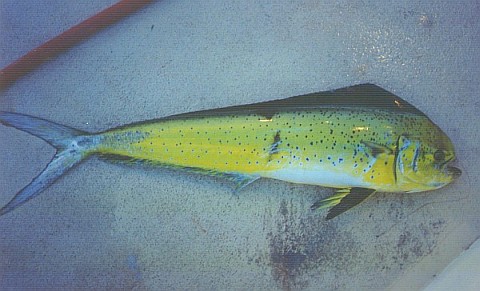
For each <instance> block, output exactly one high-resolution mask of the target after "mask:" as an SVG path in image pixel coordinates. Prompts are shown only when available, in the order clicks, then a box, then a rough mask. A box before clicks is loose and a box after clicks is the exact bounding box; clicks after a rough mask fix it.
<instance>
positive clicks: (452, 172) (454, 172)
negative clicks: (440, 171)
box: [447, 166, 462, 180]
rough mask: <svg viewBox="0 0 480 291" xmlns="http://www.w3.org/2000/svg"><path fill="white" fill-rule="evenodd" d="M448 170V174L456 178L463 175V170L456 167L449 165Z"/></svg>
mask: <svg viewBox="0 0 480 291" xmlns="http://www.w3.org/2000/svg"><path fill="white" fill-rule="evenodd" d="M447 171H448V174H449V175H450V176H452V177H453V179H454V180H455V179H457V178H458V177H460V176H461V175H462V170H460V169H459V168H456V167H452V166H448V167H447Z"/></svg>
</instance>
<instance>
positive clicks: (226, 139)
mask: <svg viewBox="0 0 480 291" xmlns="http://www.w3.org/2000/svg"><path fill="white" fill-rule="evenodd" d="M0 122H2V123H3V124H5V125H7V126H13V127H16V128H19V129H21V130H24V131H27V132H29V133H31V134H34V135H36V136H39V137H40V138H43V139H44V140H46V141H47V142H49V143H50V144H52V146H54V147H56V148H57V154H56V156H55V157H54V159H53V160H52V162H51V163H50V164H49V166H47V168H46V169H45V170H44V171H43V172H42V173H41V174H40V175H39V176H38V177H36V178H35V179H34V180H33V181H32V183H31V184H29V185H28V186H27V187H25V188H24V189H22V190H21V191H20V192H19V193H18V194H17V195H16V196H15V197H14V198H13V199H12V201H10V202H9V203H8V204H7V205H6V206H5V207H4V208H2V209H1V210H0V215H1V214H5V213H7V212H9V211H11V210H13V209H14V208H16V207H18V206H19V205H21V204H23V203H24V202H26V201H27V200H29V199H30V198H32V197H34V196H35V195H37V194H39V193H40V192H41V191H43V190H44V189H45V188H46V187H48V185H50V184H51V183H53V182H54V181H55V180H56V179H57V178H58V177H60V176H61V175H62V174H63V173H64V172H65V171H66V170H67V169H69V168H71V167H73V166H74V165H75V164H77V163H79V162H80V161H81V160H83V159H84V158H86V157H88V156H90V155H93V154H95V155H100V156H102V157H104V158H106V159H108V160H111V161H120V162H124V163H145V164H149V165H152V166H160V167H170V168H177V169H184V170H187V171H194V172H198V173H204V174H208V175H215V176H223V177H225V178H228V179H230V180H233V181H234V182H235V183H236V184H237V188H241V187H244V186H245V185H247V184H249V183H251V182H253V181H255V180H256V179H258V178H262V177H264V178H273V179H278V180H283V181H288V182H293V183H303V184H313V185H321V186H326V187H332V188H337V189H338V191H337V193H336V194H335V195H333V196H332V197H329V198H327V199H324V200H321V201H318V202H316V203H314V204H313V205H312V208H313V209H316V208H325V207H333V208H331V210H330V212H329V214H328V215H327V219H330V218H333V217H335V216H336V215H338V214H340V213H342V212H344V211H346V210H347V209H349V208H351V207H353V206H355V205H356V204H358V203H360V202H361V201H363V200H364V199H365V198H367V197H368V196H369V195H371V194H373V193H374V192H375V191H382V192H420V191H427V190H433V189H437V188H440V187H443V186H445V185H447V184H449V183H450V182H452V181H453V180H454V179H455V178H456V177H458V176H459V175H460V170H458V169H457V168H454V167H451V166H449V165H448V164H449V163H450V162H451V161H453V160H454V159H455V153H454V148H453V145H452V143H451V141H450V140H449V138H448V137H447V136H446V135H445V134H444V133H443V132H442V130H441V129H440V128H439V127H438V126H436V125H435V124H434V123H433V122H432V121H431V120H430V119H429V118H428V117H427V116H425V115H424V114H423V113H421V112H420V111H419V110H417V109H416V108H414V107H413V106H412V105H410V104H408V103H407V102H405V101H403V100H402V99H400V98H399V97H397V96H395V95H393V94H391V93H389V92H387V91H385V90H383V89H381V88H379V87H377V86H375V85H370V84H365V85H357V86H352V87H348V88H343V89H338V90H335V91H329V92H320V93H314V94H308V95H303V96H297V97H291V98H287V99H282V100H275V101H269V102H263V103H257V104H250V105H241V106H233V107H227V108H221V109H212V110H205V111H199V112H192V113H186V114H179V115H175V116H170V117H165V118H161V119H157V120H151V121H145V122H139V123H134V124H130V125H126V126H122V127H119V128H115V129H111V130H107V131H105V132H102V133H97V134H89V133H85V132H81V131H78V130H75V129H71V128H68V127H64V126H61V125H58V124H54V123H51V122H49V121H45V120H42V119H37V118H34V117H30V116H26V115H21V114H16V113H7V112H3V113H0Z"/></svg>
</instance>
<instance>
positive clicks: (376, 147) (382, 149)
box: [361, 141, 393, 158]
mask: <svg viewBox="0 0 480 291" xmlns="http://www.w3.org/2000/svg"><path fill="white" fill-rule="evenodd" d="M361 143H362V144H363V145H364V146H366V147H367V148H368V151H369V153H370V154H371V155H373V156H374V157H375V158H376V157H377V156H379V155H381V154H387V155H390V154H392V153H393V151H392V149H390V148H388V147H386V146H384V145H381V144H379V143H376V142H371V141H362V142H361Z"/></svg>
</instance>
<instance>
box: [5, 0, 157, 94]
mask: <svg viewBox="0 0 480 291" xmlns="http://www.w3.org/2000/svg"><path fill="white" fill-rule="evenodd" d="M154 1H155V0H122V1H119V2H118V3H116V4H113V5H112V6H110V7H108V8H106V9H105V10H103V11H101V12H99V13H97V14H95V15H94V16H92V17H90V18H88V19H86V20H85V21H83V22H81V23H79V24H77V25H75V26H73V27H71V28H70V29H68V30H66V31H64V32H63V33H61V34H60V35H57V36H56V37H54V38H52V39H51V40H49V41H47V42H45V43H44V44H42V45H40V46H38V47H37V48H35V49H33V50H31V51H30V52H28V53H27V54H26V55H24V56H22V57H20V58H19V59H18V60H16V61H14V62H13V63H11V64H9V65H7V66H6V67H5V68H3V69H2V70H0V91H3V90H5V89H7V88H8V87H9V86H10V85H12V84H13V83H15V81H17V80H18V79H19V78H21V77H22V76H24V75H26V74H28V73H30V72H32V71H33V70H35V69H36V68H37V67H39V66H40V65H41V64H43V63H45V62H47V61H49V60H51V59H53V58H55V57H56V56H58V55H59V54H61V53H63V52H65V51H67V50H69V49H70V48H72V47H74V46H75V45H77V44H79V43H81V42H83V41H85V40H86V39H88V38H89V37H90V36H92V35H94V34H96V33H97V32H99V31H101V30H103V29H104V28H106V27H108V26H110V25H112V24H114V23H116V22H118V21H119V20H121V19H123V18H125V17H126V16H129V15H131V14H132V13H134V12H136V11H138V10H139V9H141V8H142V7H144V6H145V5H147V4H150V3H151V2H154Z"/></svg>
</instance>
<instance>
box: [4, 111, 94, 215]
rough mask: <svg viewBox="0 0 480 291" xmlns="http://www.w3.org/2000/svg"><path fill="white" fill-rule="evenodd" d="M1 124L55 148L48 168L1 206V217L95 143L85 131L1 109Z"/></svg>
mask: <svg viewBox="0 0 480 291" xmlns="http://www.w3.org/2000/svg"><path fill="white" fill-rule="evenodd" d="M0 123H2V124H4V125H6V126H11V127H15V128H17V129H20V130H22V131H25V132H28V133H30V134H32V135H34V136H37V137H39V138H41V139H43V140H45V141H46V142H48V143H49V144H50V145H52V146H53V147H55V148H56V150H57V152H56V154H55V156H54V157H53V159H52V160H51V161H50V163H49V164H48V165H47V167H46V168H45V169H44V170H43V171H42V172H41V173H40V174H39V175H38V176H37V177H35V179H33V181H32V182H30V184H28V185H27V186H26V187H25V188H23V189H22V190H20V191H19V192H18V193H17V194H16V195H15V196H14V197H13V199H12V200H10V202H8V203H7V204H6V205H5V206H4V207H2V208H1V209H0V216H1V215H4V214H6V213H8V212H10V211H12V210H14V209H15V208H17V207H19V206H20V205H22V204H24V203H25V202H27V201H28V200H30V199H32V198H33V197H35V196H37V195H38V194H40V193H41V192H42V191H43V190H45V189H46V188H47V187H48V186H50V185H51V184H52V183H53V182H55V181H56V180H57V179H58V178H59V177H60V176H62V175H63V174H64V173H65V172H67V171H68V170H69V169H71V168H72V167H73V166H75V165H76V164H78V163H79V162H81V161H82V160H83V159H84V158H85V157H87V156H88V155H89V153H90V150H91V149H92V147H93V146H94V142H93V141H94V139H93V136H89V135H88V133H86V132H83V131H80V130H76V129H73V128H70V127H67V126H63V125H60V124H57V123H54V122H50V121H47V120H44V119H40V118H36V117H32V116H28V115H24V114H19V113H11V112H0Z"/></svg>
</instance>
